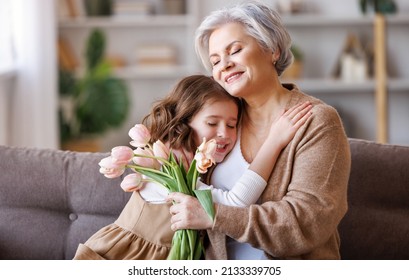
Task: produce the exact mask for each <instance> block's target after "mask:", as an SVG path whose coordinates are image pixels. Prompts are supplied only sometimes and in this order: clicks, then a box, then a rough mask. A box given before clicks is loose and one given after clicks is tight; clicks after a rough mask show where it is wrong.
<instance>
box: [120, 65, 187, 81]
mask: <svg viewBox="0 0 409 280" xmlns="http://www.w3.org/2000/svg"><path fill="white" fill-rule="evenodd" d="M189 73H192V69H189V67H186V66H181V65H176V66H164V67H154V66H153V67H138V66H129V67H125V68H117V69H115V75H116V76H117V77H118V78H121V79H124V80H138V79H158V78H159V79H168V78H179V77H183V76H187V75H189Z"/></svg>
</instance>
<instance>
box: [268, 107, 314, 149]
mask: <svg viewBox="0 0 409 280" xmlns="http://www.w3.org/2000/svg"><path fill="white" fill-rule="evenodd" d="M311 108H312V105H311V103H310V102H305V103H302V104H298V105H295V106H294V107H291V108H290V109H288V110H287V111H285V112H284V113H283V114H282V115H281V116H280V117H279V118H278V119H277V120H276V121H274V122H273V124H272V125H271V129H270V133H269V135H268V137H272V138H270V139H274V141H276V142H277V143H279V145H280V146H281V147H282V148H284V147H285V146H286V145H287V144H288V143H289V142H290V141H291V139H293V137H294V135H295V133H296V132H297V130H298V129H299V128H300V127H301V126H302V125H303V124H304V123H305V122H306V121H307V120H308V118H309V117H310V116H311V115H312V112H311Z"/></svg>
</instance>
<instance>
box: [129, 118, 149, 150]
mask: <svg viewBox="0 0 409 280" xmlns="http://www.w3.org/2000/svg"><path fill="white" fill-rule="evenodd" d="M128 135H129V137H131V139H132V141H131V142H130V144H131V145H132V146H134V147H136V148H138V147H145V146H146V145H148V143H149V140H151V133H150V132H149V130H148V129H147V128H146V126H144V125H143V124H136V125H135V126H134V127H132V128H131V129H130V130H129V133H128Z"/></svg>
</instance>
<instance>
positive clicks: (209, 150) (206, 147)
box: [197, 138, 217, 163]
mask: <svg viewBox="0 0 409 280" xmlns="http://www.w3.org/2000/svg"><path fill="white" fill-rule="evenodd" d="M216 149H217V143H216V140H214V139H211V140H209V141H207V142H206V138H203V142H202V144H200V146H199V147H198V148H197V150H198V152H201V153H204V154H205V157H206V158H208V159H210V160H211V161H212V162H213V163H215V159H214V154H215V152H216Z"/></svg>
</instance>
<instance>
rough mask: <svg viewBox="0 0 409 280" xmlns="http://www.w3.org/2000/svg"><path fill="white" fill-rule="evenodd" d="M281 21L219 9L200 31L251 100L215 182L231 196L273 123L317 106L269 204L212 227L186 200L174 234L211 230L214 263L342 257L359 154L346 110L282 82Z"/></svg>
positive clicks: (256, 10) (208, 54) (271, 183)
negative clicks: (303, 106) (353, 160)
mask: <svg viewBox="0 0 409 280" xmlns="http://www.w3.org/2000/svg"><path fill="white" fill-rule="evenodd" d="M290 46H291V39H290V36H289V34H288V32H287V31H286V29H285V28H284V27H283V25H282V22H281V20H280V18H279V15H278V14H277V13H276V12H275V11H273V10H271V8H269V7H268V6H265V5H263V4H261V3H259V2H249V1H246V2H244V3H242V4H238V5H236V6H232V7H229V8H223V9H221V10H217V11H214V12H213V13H211V14H210V15H209V16H208V17H207V18H205V19H204V21H203V22H202V24H201V25H200V26H199V28H198V29H197V35H196V50H197V53H198V55H199V57H200V58H201V60H202V62H203V63H204V65H205V67H207V69H209V70H210V71H211V72H212V75H213V77H214V79H215V80H216V81H217V82H218V83H220V84H221V85H222V86H223V87H224V88H225V89H226V90H227V91H228V92H229V93H230V94H231V95H233V96H236V97H238V98H241V99H242V100H243V115H242V120H241V124H240V128H239V135H238V140H237V143H236V145H235V147H234V149H233V150H232V152H231V153H230V154H229V156H228V157H227V158H226V159H225V161H224V162H223V163H221V164H219V165H218V166H216V168H215V170H214V172H213V173H212V175H211V180H210V183H211V184H212V185H214V186H217V187H221V188H225V189H229V188H231V186H233V185H234V182H235V181H236V180H237V179H238V178H239V177H240V175H241V174H242V173H243V172H244V170H246V169H247V167H248V166H249V164H250V163H251V162H252V160H253V158H254V157H255V155H256V154H257V152H258V150H259V148H260V146H261V144H262V143H263V142H264V140H265V138H266V135H267V133H268V131H269V128H270V126H271V124H272V122H273V121H274V120H275V119H276V118H277V117H278V116H279V115H280V114H281V113H282V112H283V111H284V110H286V109H288V108H290V107H291V106H293V105H295V104H298V103H301V102H306V101H310V102H311V104H313V109H312V111H313V116H312V117H310V118H309V119H308V121H307V122H306V123H305V124H304V126H303V127H301V128H300V129H299V130H298V132H297V134H296V135H295V137H294V138H293V140H292V141H291V142H290V143H289V144H288V145H287V147H286V148H285V149H284V150H283V151H282V152H281V154H280V156H279V158H278V160H277V163H276V166H275V168H274V170H273V172H272V173H271V176H270V178H269V180H268V185H267V187H266V189H265V191H264V192H263V194H262V195H261V197H260V199H259V204H256V205H251V206H249V207H246V208H237V207H231V206H224V205H220V204H215V210H216V214H215V219H214V221H212V220H211V219H210V218H209V217H208V216H207V215H206V213H205V212H204V210H203V209H202V208H201V206H200V204H199V203H198V201H197V200H196V199H195V198H193V197H189V196H186V195H183V194H180V193H172V194H170V195H169V199H172V200H174V201H175V202H176V204H174V205H173V206H172V207H171V209H170V212H171V214H172V218H171V224H172V229H173V230H177V229H183V228H191V229H207V233H208V241H209V242H208V244H207V247H206V256H205V257H206V259H266V258H267V259H339V258H340V252H339V245H340V238H339V234H338V231H337V227H338V224H339V223H340V221H341V219H342V218H343V216H344V215H345V213H346V211H347V183H348V178H349V171H350V151H349V144H348V141H347V137H346V135H345V131H344V128H343V125H342V122H341V120H340V118H339V115H338V114H337V112H336V110H335V109H334V108H332V107H331V106H329V105H326V104H325V103H323V102H322V101H320V100H318V99H316V98H313V97H311V96H309V95H306V94H305V93H303V92H302V91H301V90H300V89H298V88H297V86H295V85H293V84H282V83H281V82H280V79H279V76H280V75H281V73H282V72H283V71H284V70H285V69H286V68H287V67H288V66H289V65H290V64H291V63H292V59H293V56H292V53H291V51H290Z"/></svg>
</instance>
